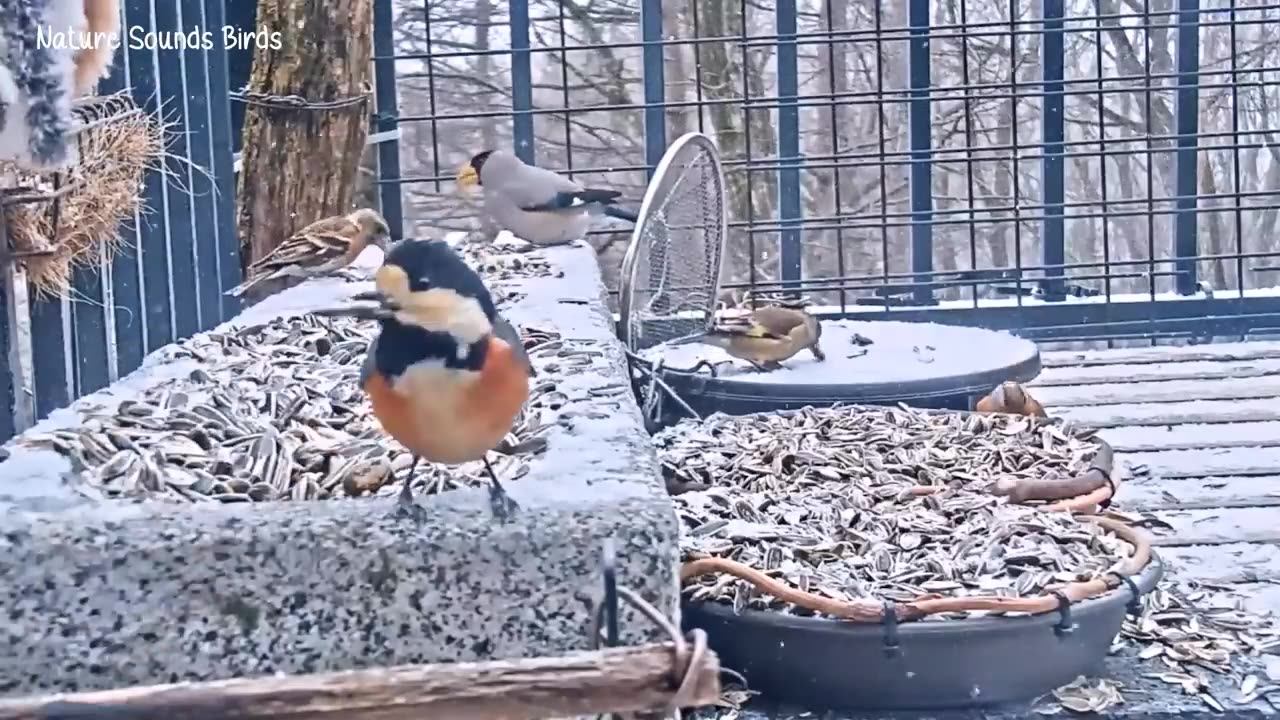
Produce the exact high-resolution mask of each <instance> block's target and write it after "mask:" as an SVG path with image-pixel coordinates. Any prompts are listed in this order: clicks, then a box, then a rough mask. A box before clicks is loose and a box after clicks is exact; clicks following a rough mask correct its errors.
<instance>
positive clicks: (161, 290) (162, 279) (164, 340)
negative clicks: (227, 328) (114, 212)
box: [121, 0, 173, 372]
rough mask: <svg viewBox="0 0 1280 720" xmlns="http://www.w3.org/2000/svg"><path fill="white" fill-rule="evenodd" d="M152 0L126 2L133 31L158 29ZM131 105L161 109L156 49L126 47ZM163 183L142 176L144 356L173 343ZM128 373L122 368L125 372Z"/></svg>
mask: <svg viewBox="0 0 1280 720" xmlns="http://www.w3.org/2000/svg"><path fill="white" fill-rule="evenodd" d="M152 3H153V0H127V5H126V6H127V8H128V9H127V14H128V18H129V27H130V28H137V29H136V30H134V32H141V33H151V32H154V31H155V29H156V28H155V18H153V17H152V16H151V7H152ZM126 47H128V53H129V81H130V83H131V85H132V90H133V101H134V103H136V104H137V105H138V106H139V107H141V108H143V109H144V110H145V111H146V112H148V113H154V112H157V111H158V110H159V108H158V106H157V103H156V98H157V97H158V95H159V92H158V87H157V81H156V63H157V60H156V57H155V53H156V51H155V50H148V49H146V47H142V46H138V47H135V46H133V45H132V44H130V43H126ZM167 195H168V193H167V192H166V188H165V179H164V178H163V177H162V176H161V175H160V173H155V172H149V173H147V174H146V176H145V177H144V178H143V197H144V199H143V202H144V204H145V206H146V207H147V208H149V212H142V213H139V218H138V219H139V227H138V231H139V232H138V253H139V257H140V258H141V260H142V262H141V265H142V300H143V302H142V307H141V308H140V312H139V313H138V316H139V317H141V318H143V319H144V320H145V322H146V331H145V332H146V335H145V337H146V349H145V351H146V352H151V351H152V350H155V349H156V348H159V347H162V346H164V345H168V344H169V343H171V342H173V311H172V291H171V288H170V285H169V243H168V236H167V233H168V228H166V227H165V226H166V225H168V214H169V199H168V197H167ZM121 372H124V368H123V367H122V368H121Z"/></svg>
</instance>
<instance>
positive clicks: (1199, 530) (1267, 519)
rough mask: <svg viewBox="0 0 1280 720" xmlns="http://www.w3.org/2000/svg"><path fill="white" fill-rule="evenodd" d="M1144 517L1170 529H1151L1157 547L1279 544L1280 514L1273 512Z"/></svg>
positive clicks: (1250, 510) (1198, 512) (1179, 513)
mask: <svg viewBox="0 0 1280 720" xmlns="http://www.w3.org/2000/svg"><path fill="white" fill-rule="evenodd" d="M1144 514H1145V515H1147V516H1148V517H1151V518H1154V519H1155V520H1157V521H1159V522H1161V523H1165V524H1167V525H1168V526H1169V527H1165V526H1164V525H1155V526H1153V527H1151V528H1149V532H1150V533H1151V534H1152V535H1153V537H1154V541H1155V544H1156V545H1181V546H1191V545H1225V544H1228V543H1249V542H1258V543H1268V544H1273V545H1274V544H1277V543H1280V528H1278V527H1277V523H1276V516H1277V515H1278V513H1276V511H1275V510H1273V509H1272V508H1233V509H1226V510H1222V509H1214V510H1167V511H1159V512H1153V513H1144Z"/></svg>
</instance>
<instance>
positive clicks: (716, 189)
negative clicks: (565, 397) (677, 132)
mask: <svg viewBox="0 0 1280 720" xmlns="http://www.w3.org/2000/svg"><path fill="white" fill-rule="evenodd" d="M726 223H727V217H726V215H725V205H724V175H723V173H722V171H721V169H720V155H719V152H718V151H717V150H716V147H715V144H714V143H712V142H711V140H710V139H709V138H707V137H706V136H705V135H700V134H698V133H688V134H686V135H684V136H682V137H680V138H679V139H677V140H676V141H675V142H674V143H672V144H671V147H670V149H668V150H667V153H666V155H665V156H664V157H663V159H662V162H661V163H659V165H658V170H657V172H656V173H655V174H654V177H653V181H652V182H651V183H650V185H649V188H648V190H647V191H646V192H645V198H644V202H643V204H641V206H640V219H639V222H638V223H637V224H636V229H635V232H634V233H633V234H632V236H631V245H630V247H629V248H628V249H627V254H626V257H625V258H624V259H623V264H622V287H621V302H620V310H621V313H620V314H621V320H622V327H623V328H624V332H623V339H624V341H625V342H626V343H627V345H628V346H629V347H630V348H631V349H632V350H638V349H641V348H645V347H649V346H651V345H654V344H657V343H660V342H663V341H665V340H669V339H671V338H673V337H677V336H679V335H682V334H685V333H687V332H688V330H689V328H690V327H692V326H696V325H706V324H707V323H708V322H710V320H711V317H712V314H713V312H714V310H715V305H716V297H717V294H718V292H719V284H720V262H721V258H722V257H723V254H724V247H725V240H726V237H727V234H726Z"/></svg>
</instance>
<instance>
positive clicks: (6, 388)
mask: <svg viewBox="0 0 1280 720" xmlns="http://www.w3.org/2000/svg"><path fill="white" fill-rule="evenodd" d="M0 241H3V242H6V243H7V242H9V240H8V238H6V237H5V236H4V233H3V228H0ZM0 304H2V303H0ZM9 335H10V333H9V309H8V308H7V307H0V442H6V441H8V440H9V438H11V437H13V434H14V413H13V411H14V406H13V368H12V367H10V365H9ZM33 339H34V338H33ZM36 399H37V400H38V399H39V396H38V395H37V396H36Z"/></svg>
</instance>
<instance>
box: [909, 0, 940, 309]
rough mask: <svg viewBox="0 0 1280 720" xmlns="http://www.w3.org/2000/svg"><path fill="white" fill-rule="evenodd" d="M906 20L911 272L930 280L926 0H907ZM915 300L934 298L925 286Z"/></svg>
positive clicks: (930, 155)
mask: <svg viewBox="0 0 1280 720" xmlns="http://www.w3.org/2000/svg"><path fill="white" fill-rule="evenodd" d="M907 24H908V25H909V26H910V38H911V41H910V49H909V51H908V53H909V54H908V61H907V69H908V74H909V76H910V79H909V84H910V88H911V92H910V98H911V100H910V102H909V103H908V105H907V115H908V120H909V126H910V127H909V128H908V139H909V141H910V143H911V177H910V183H911V272H913V273H919V274H917V275H916V276H915V281H916V282H918V283H925V282H929V281H931V280H932V275H931V274H930V273H932V272H933V165H932V163H933V150H932V140H931V137H930V134H931V133H932V132H933V127H932V126H933V118H932V107H931V104H930V98H929V95H930V93H929V0H908V6H907ZM914 295H915V301H916V303H918V304H924V305H932V304H934V303H935V302H936V301H935V300H934V297H933V290H932V289H931V288H929V287H928V286H925V287H919V288H916V289H915V292H914Z"/></svg>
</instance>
